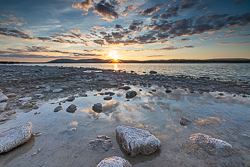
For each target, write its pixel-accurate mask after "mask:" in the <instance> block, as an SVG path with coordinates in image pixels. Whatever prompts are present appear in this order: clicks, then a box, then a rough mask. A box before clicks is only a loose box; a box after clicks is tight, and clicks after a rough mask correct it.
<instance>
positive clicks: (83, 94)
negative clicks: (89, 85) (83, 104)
mask: <svg viewBox="0 0 250 167" xmlns="http://www.w3.org/2000/svg"><path fill="white" fill-rule="evenodd" d="M79 96H80V97H88V95H87V94H86V93H82V94H80V95H79Z"/></svg>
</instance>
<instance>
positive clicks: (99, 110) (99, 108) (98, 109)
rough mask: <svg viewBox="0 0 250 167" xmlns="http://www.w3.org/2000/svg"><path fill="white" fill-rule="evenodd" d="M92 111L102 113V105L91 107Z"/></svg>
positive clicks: (97, 104)
mask: <svg viewBox="0 0 250 167" xmlns="http://www.w3.org/2000/svg"><path fill="white" fill-rule="evenodd" d="M92 110H94V111H95V112H98V113H100V112H102V104H101V103H96V104H94V105H93V106H92Z"/></svg>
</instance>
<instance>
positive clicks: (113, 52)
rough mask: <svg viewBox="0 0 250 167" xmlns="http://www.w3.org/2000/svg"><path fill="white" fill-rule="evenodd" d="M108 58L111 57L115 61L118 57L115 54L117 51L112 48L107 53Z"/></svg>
mask: <svg viewBox="0 0 250 167" xmlns="http://www.w3.org/2000/svg"><path fill="white" fill-rule="evenodd" d="M108 57H109V58H111V59H113V60H114V61H115V62H117V61H118V60H119V59H120V57H119V56H118V55H117V51H116V50H113V51H111V52H110V53H109V55H108Z"/></svg>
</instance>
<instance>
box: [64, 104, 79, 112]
mask: <svg viewBox="0 0 250 167" xmlns="http://www.w3.org/2000/svg"><path fill="white" fill-rule="evenodd" d="M76 107H77V106H76V105H74V104H71V105H70V106H69V107H68V108H67V109H66V111H67V112H70V113H74V112H75V111H76V110H77V108H76Z"/></svg>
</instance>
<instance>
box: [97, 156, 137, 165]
mask: <svg viewBox="0 0 250 167" xmlns="http://www.w3.org/2000/svg"><path fill="white" fill-rule="evenodd" d="M96 167H132V165H131V164H130V163H129V162H128V161H127V160H125V159H123V158H121V157H117V156H113V157H108V158H105V159H103V160H102V161H101V162H100V163H99V164H98V165H97V166H96Z"/></svg>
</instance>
